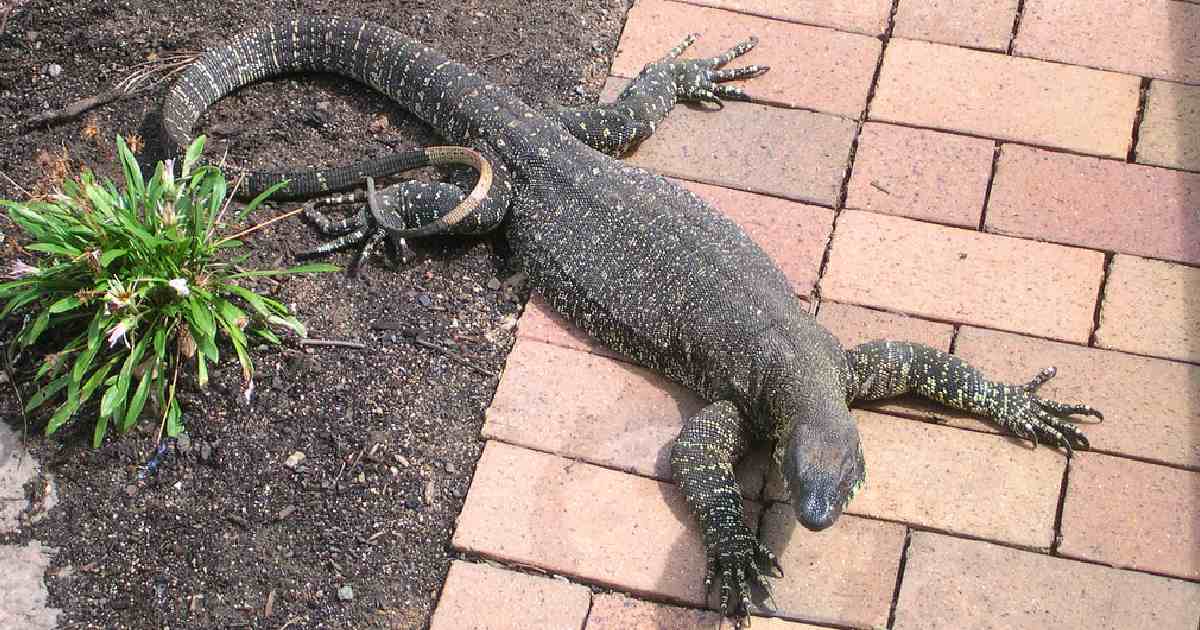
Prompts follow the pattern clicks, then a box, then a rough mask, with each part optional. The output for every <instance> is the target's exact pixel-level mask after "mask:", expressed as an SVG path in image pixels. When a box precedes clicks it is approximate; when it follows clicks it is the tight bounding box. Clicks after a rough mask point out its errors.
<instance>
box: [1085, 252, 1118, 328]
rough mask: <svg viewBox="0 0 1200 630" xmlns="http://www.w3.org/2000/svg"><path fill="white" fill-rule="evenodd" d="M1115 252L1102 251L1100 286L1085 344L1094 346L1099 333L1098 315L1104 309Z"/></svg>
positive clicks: (1097, 290)
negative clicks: (1102, 267)
mask: <svg viewBox="0 0 1200 630" xmlns="http://www.w3.org/2000/svg"><path fill="white" fill-rule="evenodd" d="M1116 257H1117V256H1116V254H1114V253H1112V252H1105V253H1104V269H1103V270H1102V271H1101V272H1100V287H1099V288H1098V289H1096V306H1095V308H1094V309H1093V310H1092V332H1091V334H1089V335H1088V341H1087V346H1088V347H1089V348H1095V347H1097V346H1096V341H1097V339H1096V337H1097V335H1098V334H1099V333H1100V315H1101V313H1102V312H1103V311H1104V292H1105V291H1106V290H1107V289H1108V279H1109V277H1110V276H1111V275H1112V266H1113V260H1115V259H1116Z"/></svg>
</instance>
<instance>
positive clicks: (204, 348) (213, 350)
mask: <svg viewBox="0 0 1200 630" xmlns="http://www.w3.org/2000/svg"><path fill="white" fill-rule="evenodd" d="M215 335H216V332H215V331H214V332H213V334H211V335H207V336H204V335H200V334H197V332H196V329H195V328H194V327H193V328H192V337H193V338H194V339H195V340H196V348H197V349H199V350H200V354H201V355H202V356H205V357H207V358H208V360H209V361H212V362H213V363H216V362H217V359H218V358H219V355H218V353H217V344H216V341H215Z"/></svg>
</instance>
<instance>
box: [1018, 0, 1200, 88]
mask: <svg viewBox="0 0 1200 630" xmlns="http://www.w3.org/2000/svg"><path fill="white" fill-rule="evenodd" d="M1013 53H1014V54H1017V55H1024V56H1028V57H1038V58H1041V59H1053V60H1055V61H1063V62H1066V63H1072V64H1078V65H1083V66H1093V67H1097V68H1107V69H1109V70H1116V71H1118V72H1127V73H1129V74H1137V75H1141V76H1149V77H1156V78H1159V79H1171V80H1173V81H1182V82H1185V83H1200V7H1198V6H1195V5H1192V4H1187V3H1184V2H1173V1H1171V0H1028V2H1026V3H1025V9H1024V11H1023V12H1022V14H1021V28H1020V30H1019V31H1018V32H1017V40H1016V42H1015V45H1014V46H1013Z"/></svg>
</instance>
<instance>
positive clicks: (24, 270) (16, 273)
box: [4, 260, 38, 280]
mask: <svg viewBox="0 0 1200 630" xmlns="http://www.w3.org/2000/svg"><path fill="white" fill-rule="evenodd" d="M37 272H38V268H37V267H34V266H33V265H31V264H29V263H27V262H25V261H23V260H14V261H13V264H12V267H9V269H8V273H6V274H4V277H5V278H8V279H10V280H16V279H18V278H24V277H25V276H29V275H33V274H35V273H37Z"/></svg>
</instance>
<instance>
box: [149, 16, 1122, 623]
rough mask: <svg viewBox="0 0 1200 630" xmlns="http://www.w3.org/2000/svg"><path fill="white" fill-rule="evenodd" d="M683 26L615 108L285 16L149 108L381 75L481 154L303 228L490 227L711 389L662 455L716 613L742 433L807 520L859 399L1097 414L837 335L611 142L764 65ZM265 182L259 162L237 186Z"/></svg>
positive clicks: (606, 339) (753, 545)
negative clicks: (686, 53) (702, 55)
mask: <svg viewBox="0 0 1200 630" xmlns="http://www.w3.org/2000/svg"><path fill="white" fill-rule="evenodd" d="M689 43H690V38H689V41H685V42H684V43H683V44H681V45H680V46H678V47H676V48H675V49H673V50H672V51H670V52H669V53H668V54H667V56H666V57H664V58H663V59H661V60H659V61H658V62H655V63H652V64H650V65H648V66H647V67H646V69H645V70H644V71H643V72H642V73H641V74H640V75H639V76H638V77H637V78H636V79H635V80H634V81H633V82H632V83H630V85H629V86H628V87H627V88H626V89H625V90H624V92H623V93H622V95H621V97H620V99H619V100H618V101H617V102H616V103H614V104H612V105H600V106H593V107H587V108H580V109H573V110H560V111H557V112H553V113H549V114H543V113H541V112H538V111H535V110H533V109H532V108H530V107H529V106H527V105H525V104H524V103H522V102H521V101H520V100H519V99H517V98H516V97H515V96H513V95H512V94H510V93H509V92H508V91H507V90H504V89H502V88H499V87H495V86H492V85H490V84H488V83H486V82H485V81H484V80H483V79H482V78H480V77H479V76H478V75H477V74H475V73H474V72H472V71H470V70H469V69H468V68H466V67H465V66H462V65H460V64H457V63H454V62H451V61H449V60H448V59H446V58H445V57H444V56H442V55H441V54H440V53H437V52H436V51H434V50H432V49H430V48H428V47H425V46H424V45H422V44H420V43H419V42H416V41H414V40H411V39H408V38H406V37H404V36H403V35H401V34H399V33H397V32H395V31H392V30H390V29H387V28H385V27H382V26H378V25H375V24H371V23H367V22H363V21H360V20H354V19H344V18H332V17H330V18H315V17H314V18H296V19H294V20H291V21H288V22H284V23H280V24H274V25H270V26H267V27H265V28H263V29H260V30H257V31H251V32H248V33H244V34H242V35H239V36H237V37H236V38H235V39H234V40H233V41H232V42H231V43H230V44H228V45H226V46H225V47H222V48H218V49H214V50H213V51H210V52H209V53H207V54H206V55H204V56H203V57H202V58H201V59H200V60H199V61H198V62H197V63H196V65H195V66H193V67H192V68H191V69H189V70H188V71H187V72H186V73H185V74H184V75H183V76H182V78H181V79H180V81H179V83H178V84H177V85H176V87H175V88H174V89H173V90H172V91H171V93H170V94H169V96H168V99H167V102H166V105H165V108H164V120H165V123H166V131H167V136H168V138H169V139H171V140H172V141H173V142H174V143H175V144H176V145H179V146H183V144H184V143H185V142H186V140H187V139H188V138H189V137H190V134H191V128H192V126H193V125H194V123H195V122H196V120H197V119H198V118H199V116H200V113H202V112H203V110H204V108H206V107H207V106H208V105H210V104H211V103H212V102H214V101H215V100H217V99H218V98H220V97H221V96H223V95H225V94H227V93H229V92H231V91H233V90H234V89H236V88H237V87H240V86H241V85H244V84H246V83H248V82H251V81H254V80H258V79H261V78H265V77H268V76H274V75H277V74H280V73H283V72H289V71H301V72H303V71H317V70H320V71H332V72H336V73H339V74H342V75H345V76H348V77H351V78H354V79H357V80H359V81H361V82H363V83H366V84H368V85H371V86H372V87H374V88H376V89H378V90H380V91H382V92H384V93H385V94H387V95H388V96H390V97H391V98H393V99H395V100H396V101H397V102H398V103H400V104H401V105H402V106H404V107H405V108H407V109H409V110H410V111H412V112H413V113H414V114H415V115H417V116H418V117H420V118H421V119H422V120H424V121H425V122H426V123H428V124H429V125H431V126H432V127H433V128H434V129H435V130H437V131H438V132H439V133H440V134H441V135H443V136H444V137H445V138H446V139H447V140H449V141H451V142H453V143H456V144H461V145H464V146H466V147H470V149H471V150H472V151H474V152H476V153H477V154H478V156H480V159H481V160H483V161H486V163H487V165H489V166H490V175H489V177H488V180H489V181H488V182H487V183H486V185H484V184H477V186H476V189H475V190H473V191H471V193H470V194H468V193H465V192H463V191H462V190H461V189H458V188H457V187H455V186H451V185H449V184H427V183H422V182H405V183H402V184H398V185H396V186H393V187H390V188H387V189H385V190H383V191H382V192H380V193H378V194H376V193H374V192H373V191H372V193H371V194H369V195H368V196H367V197H366V199H367V200H368V201H369V202H370V208H369V210H368V209H364V210H363V211H361V212H359V214H358V215H357V217H356V218H355V219H353V220H352V221H349V222H344V223H342V224H339V225H333V224H331V223H330V222H328V221H325V222H324V223H322V222H321V221H323V219H321V218H320V215H315V214H314V217H315V218H317V219H319V220H318V227H321V228H323V231H326V232H333V233H338V232H341V233H345V232H351V233H353V234H358V236H356V238H357V239H358V240H362V238H364V236H365V234H366V233H367V232H369V231H370V230H376V231H379V228H380V227H382V228H384V229H383V230H382V232H386V233H388V234H390V235H392V236H394V237H395V236H398V237H404V236H414V235H421V234H428V233H430V232H431V231H436V232H449V233H462V232H480V231H485V230H490V229H493V228H496V227H498V226H503V229H504V230H505V235H506V237H507V239H508V240H509V242H510V244H511V246H512V251H513V253H514V255H515V256H516V257H517V258H518V259H519V262H520V263H521V264H522V265H523V266H524V268H525V270H526V271H527V273H528V276H529V280H530V283H531V285H532V287H533V288H534V289H535V290H537V291H539V292H541V293H542V294H543V295H544V296H545V297H546V299H547V301H548V303H549V304H550V305H551V306H552V307H553V308H554V309H556V310H557V311H559V312H560V313H562V314H563V315H564V316H565V317H566V318H567V319H569V320H570V321H572V322H574V323H575V324H576V325H578V326H579V327H581V328H582V329H584V330H585V331H587V332H588V333H589V334H591V335H593V336H594V337H596V338H597V339H599V340H600V341H601V342H602V343H604V344H606V345H608V346H609V347H611V348H613V349H615V350H617V351H619V352H622V353H623V354H625V355H627V356H629V357H631V358H633V359H634V360H636V361H638V362H640V363H642V364H644V365H647V366H649V367H651V368H653V369H655V370H657V371H659V372H660V373H662V374H664V375H665V376H667V377H668V378H671V379H672V380H675V381H677V382H679V383H681V384H683V385H685V386H686V387H688V388H690V389H692V390H693V391H694V392H696V393H697V394H699V395H700V396H701V397H702V398H704V399H705V400H706V401H708V402H709V404H708V406H706V407H705V408H704V409H702V410H701V411H700V412H699V413H698V414H697V415H696V416H695V417H693V418H691V419H689V420H688V421H687V422H686V423H685V425H684V427H683V429H682V431H681V433H680V436H679V438H678V440H677V441H676V443H675V445H674V447H673V450H672V470H673V473H674V476H675V479H676V481H677V483H678V484H679V485H680V487H681V489H682V491H683V493H684V495H685V497H686V498H687V500H688V503H689V505H690V506H691V508H692V509H693V511H694V512H695V513H696V515H697V517H698V518H699V520H700V523H701V527H702V533H703V537H704V543H705V547H706V550H707V554H708V561H709V562H708V569H709V570H708V575H707V576H706V579H709V580H714V579H715V580H716V581H717V582H718V584H719V589H720V592H721V606H722V610H723V611H724V612H725V613H727V614H734V615H738V616H743V615H745V614H746V606H747V604H748V601H749V597H748V588H747V587H748V585H749V584H751V583H756V582H757V583H760V584H763V585H764V586H765V585H766V580H765V578H764V576H765V575H768V574H770V573H772V565H774V564H775V559H774V557H773V555H772V554H771V552H770V551H769V550H767V549H766V548H765V547H764V546H762V545H761V544H760V543H759V542H758V541H757V539H756V537H755V535H754V533H753V532H752V531H750V529H749V528H748V527H747V526H746V525H745V524H744V522H743V519H742V515H743V512H742V502H741V498H740V492H739V489H738V485H737V482H736V480H735V478H734V476H733V464H734V463H735V462H736V461H737V460H738V459H739V458H740V457H741V456H742V454H743V453H744V452H745V451H746V449H747V448H748V447H749V446H750V445H751V444H753V443H755V442H761V441H771V442H773V443H774V444H775V451H774V453H775V459H776V461H777V462H778V463H779V464H780V465H781V466H782V472H783V476H784V478H785V480H786V481H787V483H788V486H789V490H790V493H791V497H792V505H793V507H794V509H795V511H796V515H797V518H798V519H799V520H800V522H801V523H802V524H804V525H805V526H806V527H808V528H810V529H814V530H815V529H823V528H825V527H828V526H830V525H832V524H833V522H834V521H835V520H836V519H837V518H838V516H839V515H840V514H841V511H842V509H843V508H844V506H845V505H846V503H847V502H848V501H849V500H850V498H851V497H852V496H853V493H854V491H855V490H856V489H857V488H858V487H859V485H860V484H861V483H862V481H863V478H864V462H863V457H862V452H861V449H860V445H859V435H858V430H857V428H856V426H855V423H854V420H853V417H852V416H851V414H850V411H849V404H850V403H851V402H853V401H855V400H870V399H877V398H882V397H886V396H893V395H898V394H902V393H905V392H915V393H918V394H921V395H924V396H927V397H929V398H932V399H934V400H937V401H940V402H942V403H945V404H948V405H951V406H954V407H958V408H961V409H967V410H969V411H973V412H976V413H980V414H982V415H984V416H986V417H988V418H990V419H992V420H993V421H995V422H997V423H998V424H1000V425H1001V426H1003V427H1006V428H1008V429H1009V430H1012V431H1014V432H1016V433H1018V434H1019V435H1023V436H1028V437H1031V438H1033V439H1035V440H1037V439H1043V440H1047V441H1050V442H1052V443H1054V444H1056V445H1061V446H1064V447H1066V448H1067V449H1068V450H1070V448H1071V447H1072V444H1074V445H1078V446H1083V447H1086V446H1087V441H1086V438H1085V437H1084V436H1083V434H1082V433H1081V432H1079V431H1078V430H1077V429H1076V428H1075V427H1074V426H1073V425H1071V424H1068V423H1066V422H1065V421H1064V416H1066V415H1067V414H1071V413H1085V414H1093V415H1099V414H1098V412H1096V411H1095V410H1093V409H1090V408H1088V407H1085V406H1081V405H1064V404H1060V403H1056V402H1053V401H1049V400H1044V399H1041V398H1039V397H1037V396H1036V395H1035V393H1034V390H1035V389H1036V387H1037V386H1038V385H1040V384H1041V383H1042V382H1044V381H1045V380H1046V379H1048V378H1049V377H1050V376H1052V375H1053V374H1052V373H1051V372H1048V371H1047V372H1043V373H1042V374H1040V375H1039V376H1038V377H1037V378H1035V379H1034V380H1033V381H1031V382H1030V383H1028V384H1025V385H1005V384H1000V383H995V382H993V381H990V380H988V379H987V378H985V377H984V376H983V375H982V374H980V373H979V372H978V371H977V370H975V369H974V368H972V367H970V366H969V365H967V364H966V363H964V362H963V361H961V360H960V359H958V358H957V357H954V356H952V355H949V354H947V353H944V352H941V351H938V350H935V349H933V348H929V347H926V346H921V345H918V344H911V343H904V342H892V341H877V342H872V343H868V344H864V345H862V346H859V347H857V348H854V349H851V350H849V351H847V350H845V349H843V347H842V346H841V344H840V343H839V342H838V340H837V339H836V338H835V337H834V336H833V335H832V334H831V333H830V332H829V331H827V330H826V329H825V328H824V327H822V326H821V325H819V324H818V323H817V322H816V320H815V318H813V317H812V316H811V315H810V314H809V313H808V312H807V311H806V310H805V309H804V308H803V306H802V304H801V302H800V301H799V300H798V299H797V297H796V296H795V295H794V293H793V291H792V288H791V286H790V284H789V283H788V281H787V280H786V278H785V277H784V275H783V273H782V272H781V271H780V270H779V269H778V267H777V266H776V265H775V264H774V263H773V262H772V261H771V259H770V258H769V257H768V256H767V255H766V254H765V253H764V252H763V251H762V250H761V249H760V248H759V247H758V246H757V245H756V244H755V243H754V242H753V241H752V240H751V239H750V238H749V237H747V236H746V234H745V233H744V232H743V231H742V230H741V229H740V228H739V227H738V226H737V225H736V224H734V223H733V222H732V221H730V220H729V219H728V218H726V217H725V216H724V215H722V214H721V213H719V212H718V211H716V210H715V209H713V208H712V207H711V206H709V205H708V204H707V203H705V202H704V201H703V200H701V199H700V198H698V197H697V196H696V195H694V194H692V193H690V192H688V191H687V190H685V189H683V188H681V187H680V186H678V185H676V184H674V183H672V182H670V181H668V180H666V179H664V178H662V177H659V176H657V175H653V174H651V173H649V172H647V171H644V170H642V169H639V168H635V167H632V166H629V165H627V164H624V163H622V162H620V161H618V160H616V159H614V158H613V157H612V156H611V155H609V153H614V154H619V153H621V152H623V151H625V150H627V149H629V148H630V147H632V146H634V145H636V144H637V142H639V141H641V140H642V139H644V138H645V137H647V136H648V135H650V134H651V133H652V132H653V131H654V128H655V126H656V125H657V124H658V123H659V122H660V121H662V120H663V118H664V117H665V116H666V115H667V114H668V113H669V112H670V110H671V108H672V107H673V106H674V105H675V104H676V102H678V101H680V100H693V101H710V102H719V101H720V100H721V99H722V98H744V96H745V95H744V93H742V92H741V90H740V89H738V88H734V87H731V86H729V85H727V84H726V83H724V82H725V81H728V80H731V79H742V78H749V77H753V76H756V75H758V74H760V73H761V72H763V71H765V68H761V67H756V66H750V67H746V68H735V69H725V68H723V66H725V65H726V64H727V63H728V62H730V61H731V60H733V59H734V58H736V57H737V56H739V55H741V54H742V53H744V52H745V51H747V50H749V49H750V48H751V47H752V46H753V42H752V41H751V42H747V43H744V44H741V45H739V46H737V47H735V48H733V49H731V50H729V51H727V52H726V53H724V54H722V55H719V56H717V57H713V58H709V59H690V60H686V59H680V58H679V54H680V53H681V52H682V51H683V49H684V48H686V46H687V45H688V44H689ZM398 155H399V157H396V156H391V157H389V158H384V159H382V160H377V161H375V162H373V163H369V164H367V165H365V166H364V165H355V166H352V167H346V168H343V169H333V170H331V171H324V172H322V173H321V174H320V176H309V177H308V178H307V179H303V178H302V179H301V180H299V181H300V182H301V185H298V186H294V187H292V188H290V189H289V190H288V191H287V192H288V193H290V194H294V195H304V194H313V193H316V192H320V191H322V190H325V189H332V188H334V187H340V186H344V185H348V184H350V183H352V181H353V180H357V179H359V178H360V177H363V176H372V175H375V176H378V175H382V174H384V173H385V172H388V170H389V169H390V170H398V165H399V167H407V165H408V164H411V163H418V162H422V160H428V159H429V156H428V155H424V154H420V150H418V154H417V155H416V157H415V158H414V157H413V155H412V154H398ZM459 157H460V158H461V157H462V155H459ZM477 166H479V165H478V164H477ZM279 177H280V176H279V175H278V174H259V175H257V176H256V177H255V178H252V183H253V185H251V186H250V187H249V188H248V190H247V191H245V192H246V194H247V195H251V194H255V192H257V191H258V190H262V189H265V188H266V187H267V186H268V185H270V184H271V183H273V182H274V181H277V180H278V178H279ZM480 179H481V181H482V179H483V178H482V177H481V178H480ZM368 181H370V180H368ZM352 199H356V200H361V199H362V197H352ZM464 204H466V205H464ZM468 206H469V207H468ZM445 217H453V220H447V219H446V218H445ZM439 218H441V223H440V224H439V223H437V221H438V220H439ZM503 219H507V220H506V221H502V220H503ZM430 225H434V226H436V227H435V228H429V227H425V228H421V227H418V226H430ZM360 233H361V234H360ZM350 240H354V239H350ZM346 242H348V241H346V240H345V238H343V239H341V240H339V241H334V242H333V244H334V245H342V244H346ZM327 249H329V248H328V247H327V248H324V249H321V251H325V250H327Z"/></svg>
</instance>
